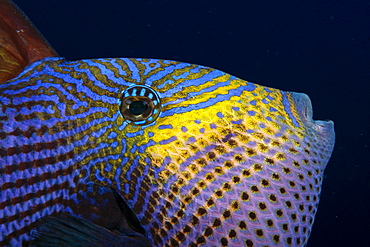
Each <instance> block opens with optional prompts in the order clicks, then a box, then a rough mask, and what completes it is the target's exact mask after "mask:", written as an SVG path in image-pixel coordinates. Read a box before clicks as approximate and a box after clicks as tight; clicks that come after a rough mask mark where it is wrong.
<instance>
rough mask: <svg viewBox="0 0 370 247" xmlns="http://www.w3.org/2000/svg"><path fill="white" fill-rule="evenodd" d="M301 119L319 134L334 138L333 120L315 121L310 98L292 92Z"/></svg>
mask: <svg viewBox="0 0 370 247" xmlns="http://www.w3.org/2000/svg"><path fill="white" fill-rule="evenodd" d="M290 94H291V96H292V99H293V101H294V104H295V108H296V110H297V113H298V115H299V117H300V118H301V120H302V122H303V123H304V124H307V125H308V126H310V127H311V128H313V129H314V130H316V131H317V132H319V133H321V134H322V135H326V136H334V122H333V121H331V120H313V119H312V117H313V110H312V104H311V100H310V97H308V95H307V94H304V93H296V92H290Z"/></svg>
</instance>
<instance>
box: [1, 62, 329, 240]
mask: <svg viewBox="0 0 370 247" xmlns="http://www.w3.org/2000/svg"><path fill="white" fill-rule="evenodd" d="M333 146H334V128H333V122H331V121H313V120H312V109H311V103H310V101H309V98H308V96H306V95H305V94H300V93H292V92H284V91H281V90H278V89H273V88H269V87H264V86H260V85H257V84H254V83H251V82H247V81H244V80H242V79H239V78H237V77H235V76H232V75H230V74H227V73H224V72H222V71H219V70H216V69H212V68H209V67H205V66H200V65H194V64H188V63H182V62H174V61H169V60H156V59H125V58H117V59H91V60H80V61H67V60H65V59H63V58H58V57H53V58H45V59H43V60H39V61H37V62H34V63H33V64H31V65H30V66H29V67H27V68H26V69H25V70H24V71H23V72H22V73H21V74H20V75H19V76H18V77H16V78H14V79H12V80H9V81H6V82H5V83H3V84H0V186H1V196H0V224H1V228H0V244H2V245H18V244H21V243H22V242H23V241H28V240H29V239H30V232H31V230H32V229H33V227H34V225H35V223H36V222H37V220H39V219H40V218H42V217H44V216H48V215H52V214H55V213H62V212H63V213H69V214H71V215H76V214H78V212H79V210H80V209H79V206H78V205H79V194H80V193H81V192H83V191H84V188H85V187H86V186H87V184H89V183H94V184H98V185H101V186H105V187H111V188H114V189H115V190H116V191H118V192H119V193H120V195H121V196H122V197H123V198H124V200H125V201H126V203H127V204H128V205H129V207H130V208H131V209H132V210H133V212H134V213H135V214H136V216H137V218H138V219H139V221H140V223H141V225H142V227H143V228H144V229H145V230H146V233H147V236H148V238H149V239H150V240H151V244H152V245H153V246H286V245H288V246H289V245H291V246H304V245H305V243H306V242H307V240H308V237H309V235H310V232H311V227H312V224H313V222H314V216H315V214H316V212H317V206H318V203H319V195H320V191H321V184H322V179H323V173H324V169H325V167H326V165H327V162H328V160H329V158H330V155H331V152H332V150H333ZM97 206H98V205H97ZM85 217H87V220H92V221H93V219H92V218H93V217H92V216H91V217H89V216H88V215H86V216H85Z"/></svg>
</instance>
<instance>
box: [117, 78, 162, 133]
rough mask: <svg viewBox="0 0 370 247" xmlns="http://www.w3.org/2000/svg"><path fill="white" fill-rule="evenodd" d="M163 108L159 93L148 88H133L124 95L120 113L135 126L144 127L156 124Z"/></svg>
mask: <svg viewBox="0 0 370 247" xmlns="http://www.w3.org/2000/svg"><path fill="white" fill-rule="evenodd" d="M161 108H162V104H161V99H160V97H159V95H158V93H157V92H156V91H155V90H153V89H152V88H150V87H148V86H144V85H135V86H131V87H129V88H127V89H126V90H125V91H123V93H122V97H121V105H120V112H121V114H122V116H123V118H124V119H126V120H127V121H128V122H130V123H132V124H134V125H140V126H143V125H147V124H150V123H152V122H154V121H155V120H156V119H157V117H158V116H159V113H160V112H161Z"/></svg>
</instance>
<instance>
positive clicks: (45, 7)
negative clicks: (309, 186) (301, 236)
mask: <svg viewBox="0 0 370 247" xmlns="http://www.w3.org/2000/svg"><path fill="white" fill-rule="evenodd" d="M124 2H126V3H124ZM180 2H181V3H180ZM16 3H18V5H19V6H20V7H21V8H22V9H23V10H24V11H25V12H26V13H27V15H28V16H29V17H30V19H31V20H32V21H33V22H34V23H35V25H36V26H37V27H38V28H39V29H40V30H41V32H42V33H43V34H44V36H45V37H46V38H47V40H48V41H49V42H50V43H51V44H52V45H53V47H54V48H55V49H56V50H57V51H58V53H59V54H60V55H61V56H65V57H67V58H68V59H71V60H73V59H81V58H95V57H152V58H165V59H172V60H180V61H186V62H191V63H196V64H203V65H207V66H210V67H214V68H217V69H221V70H223V71H226V72H228V73H231V74H233V75H236V76H238V77H240V78H243V79H247V80H250V81H253V82H256V83H258V84H262V85H268V86H271V87H275V88H279V89H284V90H290V91H296V92H305V93H307V94H308V95H309V96H310V98H311V100H312V102H313V108H314V118H315V119H332V120H334V122H335V127H336V134H337V142H336V148H335V150H334V154H333V157H332V159H331V161H330V163H329V165H328V168H327V170H326V173H325V174H326V178H325V180H324V186H323V192H322V195H321V202H320V206H319V210H318V214H317V217H316V221H315V224H314V227H313V232H312V235H311V237H310V240H309V244H308V246H309V247H328V246H368V243H369V222H370V215H369V214H370V213H369V212H370V210H369V207H370V182H369V181H370V158H369V157H370V133H369V129H370V14H369V13H370V1H358V0H346V1H344V0H342V1H340V0H337V1H334V0H326V1H318V0H316V1H246V0H244V1H218V0H217V1H215V0H213V1H199V0H198V1H173V0H172V1H169V0H168V1H160V0H157V1H154V0H151V1H148V0H140V1H128V0H126V1H117V0H116V1H113V0H112V1H97V0H89V1H87V0H79V1H70V0H47V1H46V0H38V1H26V0H22V1H20V0H18V1H16Z"/></svg>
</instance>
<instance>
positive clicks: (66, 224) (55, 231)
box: [31, 214, 150, 247]
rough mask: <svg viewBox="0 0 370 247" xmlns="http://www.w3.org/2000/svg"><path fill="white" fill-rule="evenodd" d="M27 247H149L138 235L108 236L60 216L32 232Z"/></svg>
mask: <svg viewBox="0 0 370 247" xmlns="http://www.w3.org/2000/svg"><path fill="white" fill-rule="evenodd" d="M31 246H59V247H67V246H79V247H88V246H96V247H102V246H126V247H131V246H132V247H134V246H141V247H146V246H150V244H149V240H148V239H147V238H146V237H145V236H144V235H142V234H140V233H137V232H134V231H128V232H118V231H115V232H112V231H110V230H108V229H106V228H104V227H101V226H98V225H96V224H93V223H92V222H90V221H88V220H85V219H81V218H79V217H75V216H71V215H67V214H62V215H58V216H47V217H45V218H43V220H42V221H41V222H40V224H39V225H38V226H37V227H36V228H35V229H34V230H33V231H32V241H31Z"/></svg>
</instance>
